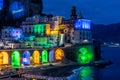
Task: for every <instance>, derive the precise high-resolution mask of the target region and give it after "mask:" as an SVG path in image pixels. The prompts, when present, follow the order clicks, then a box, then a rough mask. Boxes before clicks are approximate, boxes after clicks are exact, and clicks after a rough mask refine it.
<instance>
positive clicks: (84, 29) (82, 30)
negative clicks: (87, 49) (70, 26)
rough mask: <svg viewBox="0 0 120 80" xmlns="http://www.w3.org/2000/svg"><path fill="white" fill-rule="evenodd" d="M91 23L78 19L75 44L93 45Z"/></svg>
mask: <svg viewBox="0 0 120 80" xmlns="http://www.w3.org/2000/svg"><path fill="white" fill-rule="evenodd" d="M90 24H91V21H90V20H88V19H77V20H76V21H75V23H74V30H75V31H74V39H75V43H77V44H83V43H92V32H91V25H90Z"/></svg>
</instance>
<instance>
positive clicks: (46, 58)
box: [42, 50, 48, 63]
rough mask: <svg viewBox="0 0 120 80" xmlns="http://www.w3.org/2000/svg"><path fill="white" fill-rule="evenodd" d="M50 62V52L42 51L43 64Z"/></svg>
mask: <svg viewBox="0 0 120 80" xmlns="http://www.w3.org/2000/svg"><path fill="white" fill-rule="evenodd" d="M47 62H48V52H47V51H46V50H44V51H42V63H47Z"/></svg>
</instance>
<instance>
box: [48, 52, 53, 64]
mask: <svg viewBox="0 0 120 80" xmlns="http://www.w3.org/2000/svg"><path fill="white" fill-rule="evenodd" d="M49 61H50V62H53V61H54V50H51V51H50V52H49Z"/></svg>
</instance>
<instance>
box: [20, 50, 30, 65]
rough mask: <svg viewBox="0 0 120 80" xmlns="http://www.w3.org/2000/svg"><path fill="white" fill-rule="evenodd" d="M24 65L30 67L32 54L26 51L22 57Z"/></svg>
mask: <svg viewBox="0 0 120 80" xmlns="http://www.w3.org/2000/svg"><path fill="white" fill-rule="evenodd" d="M22 64H24V65H26V66H27V65H30V52H29V51H25V52H24V53H23V55H22Z"/></svg>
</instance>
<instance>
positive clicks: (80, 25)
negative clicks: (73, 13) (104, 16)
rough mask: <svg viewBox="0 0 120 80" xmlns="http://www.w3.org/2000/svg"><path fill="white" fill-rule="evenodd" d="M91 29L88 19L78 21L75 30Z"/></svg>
mask: <svg viewBox="0 0 120 80" xmlns="http://www.w3.org/2000/svg"><path fill="white" fill-rule="evenodd" d="M90 28H91V21H90V20H87V19H77V20H76V21H75V23H74V29H75V30H80V29H90Z"/></svg>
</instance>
